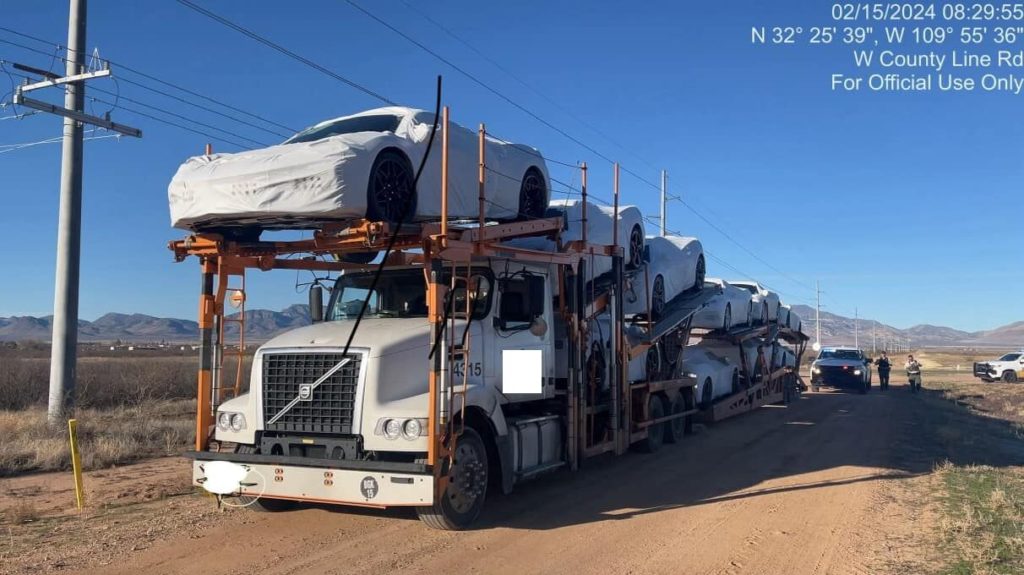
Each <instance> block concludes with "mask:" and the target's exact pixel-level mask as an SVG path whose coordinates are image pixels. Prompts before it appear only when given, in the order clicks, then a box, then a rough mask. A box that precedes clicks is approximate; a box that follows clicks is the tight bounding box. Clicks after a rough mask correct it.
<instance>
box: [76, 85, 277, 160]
mask: <svg viewBox="0 0 1024 575" xmlns="http://www.w3.org/2000/svg"><path fill="white" fill-rule="evenodd" d="M93 91H95V92H100V93H103V94H107V95H110V96H115V97H116V99H115V101H114V102H108V101H106V100H101V99H99V98H94V97H92V96H90V97H89V99H90V100H93V101H96V102H101V103H103V104H107V105H108V106H112V109H116V108H119V107H121V106H120V104H119V102H118V101H116V100H124V101H126V102H131V103H133V104H137V105H139V106H142V107H143V108H146V109H149V110H154V111H157V112H162V113H164V114H167V115H168V116H174V117H175V118H179V119H181V120H185V121H187V122H192V123H193V124H196V125H199V126H203V127H204V128H209V129H211V130H216V131H218V132H221V133H224V134H227V135H229V136H232V137H235V138H238V139H240V140H246V141H248V142H252V143H253V144H256V145H258V146H263V147H268V146H270V145H271V144H267V143H266V142H261V141H259V140H254V139H252V138H248V137H246V136H243V135H241V134H237V133H235V132H232V131H230V130H225V129H224V128H218V127H217V126H213V125H211V124H207V123H204V122H200V121H199V120H195V119H193V118H189V117H188V116H183V115H181V114H177V113H175V112H171V111H169V110H165V109H163V108H160V107H158V106H153V105H150V104H146V103H145V102H140V101H138V100H133V99H132V98H129V97H127V96H121V95H119V94H115V93H113V92H111V91H109V90H104V89H102V88H96V87H94V88H93Z"/></svg>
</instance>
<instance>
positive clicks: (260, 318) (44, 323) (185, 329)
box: [0, 304, 309, 343]
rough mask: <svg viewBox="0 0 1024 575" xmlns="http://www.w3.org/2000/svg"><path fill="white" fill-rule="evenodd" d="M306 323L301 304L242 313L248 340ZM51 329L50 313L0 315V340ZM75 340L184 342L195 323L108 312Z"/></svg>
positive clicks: (43, 334) (195, 331)
mask: <svg viewBox="0 0 1024 575" xmlns="http://www.w3.org/2000/svg"><path fill="white" fill-rule="evenodd" d="M236 315H237V314H236ZM229 317H235V316H229ZM308 324H309V306H307V305H305V304H297V305H293V306H290V307H287V308H285V309H284V310H282V311H271V310H266V309H255V310H247V311H246V312H245V327H246V334H245V335H246V339H248V340H250V341H265V340H268V339H270V338H272V337H274V336H275V335H277V334H279V333H281V332H284V331H288V330H290V329H293V328H296V327H301V326H304V325H308ZM52 330H53V317H52V316H46V317H31V316H16V317H3V318H0V341H26V340H38V341H49V340H50V334H51V332H52ZM227 332H228V333H229V334H234V333H237V327H236V325H235V324H229V325H228V326H227ZM78 339H79V340H80V341H83V342H84V341H94V342H95V341H115V340H121V341H132V342H156V341H166V342H172V343H178V342H185V343H187V342H193V341H196V340H197V339H199V324H197V323H196V322H195V321H192V320H187V319H176V318H167V317H153V316H151V315H145V314H141V313H133V314H123V313H108V314H106V315H104V316H102V317H100V318H98V319H96V320H95V321H79V322H78Z"/></svg>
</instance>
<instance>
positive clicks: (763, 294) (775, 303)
mask: <svg viewBox="0 0 1024 575" xmlns="http://www.w3.org/2000/svg"><path fill="white" fill-rule="evenodd" d="M729 283H731V284H732V285H734V286H737V287H741V288H743V289H745V290H747V291H749V292H750V293H751V294H752V295H753V298H752V299H753V300H754V307H755V311H760V312H761V313H762V315H761V316H760V317H764V316H763V314H764V309H765V308H767V310H768V321H776V320H777V319H778V317H779V306H780V305H781V304H782V302H780V301H779V294H777V293H775V292H773V291H771V290H770V289H768V288H766V287H764V286H762V285H761V284H759V283H757V282H752V281H730V282H729ZM758 302H760V303H761V306H762V307H761V309H760V310H757V309H756V308H757V307H759V306H758ZM754 317H758V316H757V315H756V314H755V316H754Z"/></svg>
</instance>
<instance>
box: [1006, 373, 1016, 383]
mask: <svg viewBox="0 0 1024 575" xmlns="http://www.w3.org/2000/svg"><path fill="white" fill-rule="evenodd" d="M1003 382H1005V383H1017V372H1016V371H1013V370H1006V371H1004V372H1003Z"/></svg>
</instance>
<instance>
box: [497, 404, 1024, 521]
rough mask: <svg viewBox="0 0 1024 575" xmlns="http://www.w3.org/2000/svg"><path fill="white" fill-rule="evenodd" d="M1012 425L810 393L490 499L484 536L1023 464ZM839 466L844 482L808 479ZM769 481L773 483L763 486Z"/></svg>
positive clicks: (1023, 445)
mask: <svg viewBox="0 0 1024 575" xmlns="http://www.w3.org/2000/svg"><path fill="white" fill-rule="evenodd" d="M1018 433H1019V431H1018V430H1017V429H1016V428H1015V427H1014V426H1013V424H1011V423H1009V422H1005V421H1002V420H996V419H992V418H988V417H984V416H979V415H975V414H973V413H971V412H970V411H968V410H966V409H964V408H963V407H961V406H958V405H956V404H954V403H952V402H950V401H947V400H945V399H943V398H942V394H941V392H939V391H931V390H927V389H924V390H922V392H921V393H919V394H916V395H915V394H911V393H910V391H909V389H908V388H907V387H905V386H902V385H898V384H894V385H892V386H890V389H889V390H888V391H886V392H881V391H879V390H878V389H877V387H875V388H873V389H872V391H871V392H870V393H868V394H867V395H860V394H858V393H852V394H851V393H842V392H823V393H814V394H805V395H803V396H802V397H801V398H800V399H798V400H797V401H796V402H794V403H793V404H791V405H788V406H785V407H778V406H773V407H771V408H766V409H761V410H758V411H756V412H753V413H750V414H747V415H743V416H739V417H736V418H734V419H732V420H727V421H724V422H720V423H717V424H713V425H710V426H708V428H707V430H706V431H705V432H704V433H700V434H698V435H695V436H691V437H688V438H687V439H686V440H685V441H684V442H683V443H682V444H680V445H676V446H666V447H665V448H663V449H662V451H661V452H659V453H657V454H653V455H640V454H629V455H627V456H625V457H620V458H614V457H607V458H602V459H599V460H596V461H588V462H585V465H584V467H583V468H582V469H581V470H580V471H579V472H576V473H569V472H559V473H557V474H556V475H553V476H549V477H546V478H543V479H540V480H537V481H535V482H533V483H527V484H523V485H522V486H520V487H517V490H516V492H514V493H513V494H511V495H509V496H503V497H491V498H490V500H489V501H488V509H487V510H486V511H485V513H484V517H483V518H482V521H481V522H480V525H479V527H478V528H480V529H487V528H493V527H505V528H513V529H541V530H543V529H556V528H559V527H564V526H568V525H576V524H585V523H590V522H595V521H608V520H620V519H625V518H630V517H635V516H638V515H643V514H649V513H655V512H658V511H663V510H667V509H674V508H680V507H693V506H701V505H705V504H709V503H720V502H727V501H736V500H742V499H749V498H757V497H763V496H768V495H773V494H778V493H785V492H791V491H805V490H814V489H829V488H833V487H836V486H840V485H846V484H851V483H857V482H864V481H874V480H878V479H905V478H910V477H915V476H919V475H922V474H927V473H930V472H932V470H933V469H934V468H935V466H936V465H938V464H940V463H942V462H944V461H947V460H948V461H950V462H952V463H954V464H956V465H988V466H993V467H1002V466H1011V465H1024V442H1021V440H1020V439H1019V437H1018ZM838 468H842V470H841V473H840V474H841V475H842V478H840V479H830V480H824V481H808V480H807V478H805V477H804V476H805V475H809V474H813V473H815V472H820V471H823V470H836V469H838ZM766 483H767V485H765V484H766Z"/></svg>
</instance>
